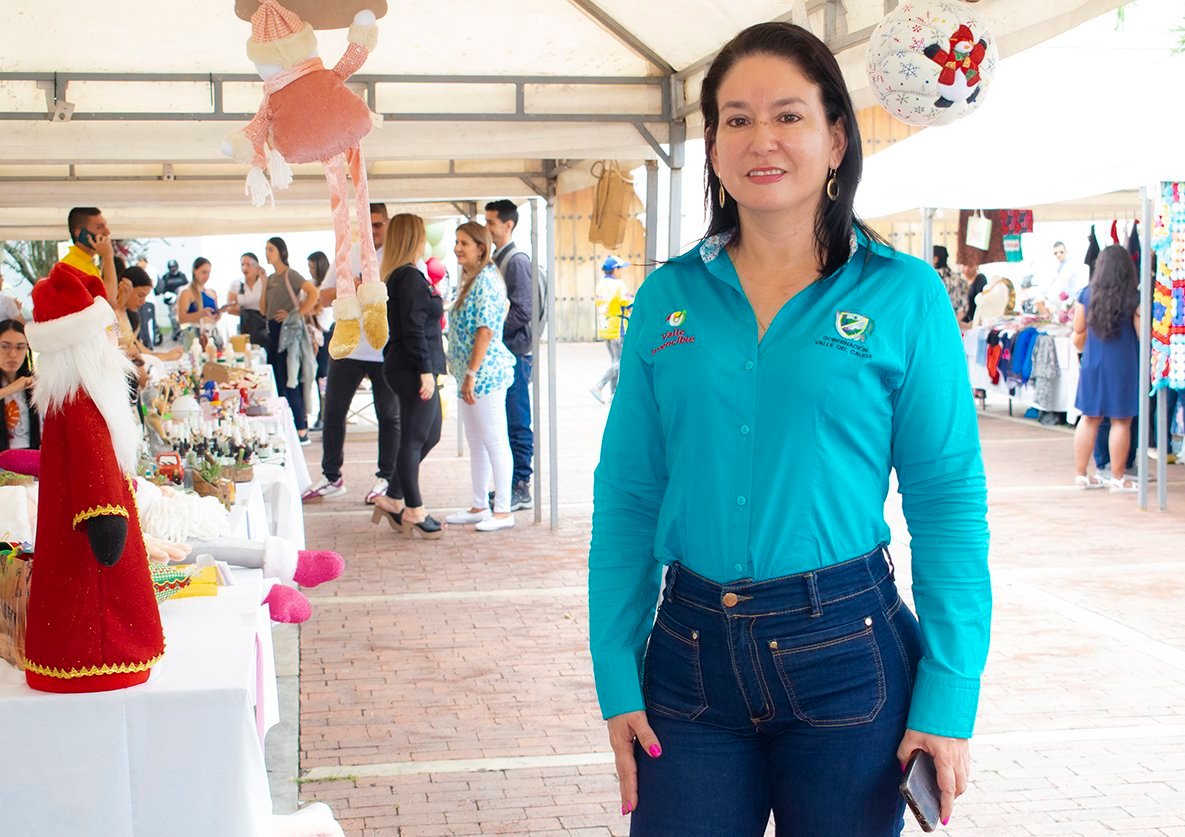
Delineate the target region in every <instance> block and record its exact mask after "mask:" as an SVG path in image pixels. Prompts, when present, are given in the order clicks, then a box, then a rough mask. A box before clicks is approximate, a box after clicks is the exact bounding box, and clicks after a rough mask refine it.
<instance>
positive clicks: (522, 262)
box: [485, 199, 535, 511]
mask: <svg viewBox="0 0 1185 837" xmlns="http://www.w3.org/2000/svg"><path fill="white" fill-rule="evenodd" d="M485 211H486V227H487V228H488V229H489V231H490V237H491V238H493V240H494V247H495V250H494V264H495V265H497V266H498V270H500V271H501V272H502V277H503V278H504V279H505V280H506V296H507V297H508V298H509V300H510V311H509V312H508V313H507V315H506V325H505V327H504V328H503V330H502V342H503V343H505V344H506V348H508V349H510V351H511V353H512V354H513V355H514V359H515V363H514V382H513V383H512V384H511V385H510V389H509V390H507V391H506V425H507V429H508V430H509V432H510V450H511V453H512V454H513V456H514V478H513V485H512V487H511V499H510V510H511V511H518V510H519V509H530V508H534V500H533V499H532V497H531V459H532V457H533V456H534V453H535V435H534V432H533V431H532V429H531V367H532V365H533V362H534V358H533V357H532V355H531V328H532V325H533V323H534V320H533V318H532V316H531V315H532V312H533V302H534V291H533V286H532V281H531V275H532V271H531V257H530V256H528V255H527V254H526V253H524V252H523V251H522V250H519V249H518V248H517V247H516V246H515V244H514V241H513V240H512V238H513V236H514V228H515V227H517V226H518V207H517V206H515V205H514V202H513V201H509V200H505V199H504V200H498V201H492V202H490V203H487V204H486V206H485Z"/></svg>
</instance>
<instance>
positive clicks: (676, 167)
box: [667, 120, 687, 259]
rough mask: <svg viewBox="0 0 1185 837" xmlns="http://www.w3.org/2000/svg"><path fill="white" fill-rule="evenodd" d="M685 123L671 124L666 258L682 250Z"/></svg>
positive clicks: (679, 121) (673, 256)
mask: <svg viewBox="0 0 1185 837" xmlns="http://www.w3.org/2000/svg"><path fill="white" fill-rule="evenodd" d="M686 146H687V123H686V122H684V121H682V120H678V121H675V122H672V123H671V161H670V168H671V213H670V218H669V219H668V223H669V227H668V237H667V258H668V259H673V258H675V256H677V255H679V252H680V251H681V250H682V249H683V165H684V163H685V161H686V157H687V155H686V153H685V152H686Z"/></svg>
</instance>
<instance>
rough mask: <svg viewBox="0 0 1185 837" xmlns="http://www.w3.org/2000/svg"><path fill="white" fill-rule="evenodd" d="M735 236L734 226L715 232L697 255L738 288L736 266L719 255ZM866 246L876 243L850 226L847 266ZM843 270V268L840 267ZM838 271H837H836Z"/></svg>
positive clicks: (705, 240)
mask: <svg viewBox="0 0 1185 837" xmlns="http://www.w3.org/2000/svg"><path fill="white" fill-rule="evenodd" d="M734 238H736V228H735V227H734V228H733V229H730V230H725V231H724V232H720V233H716V235H710V236H708V237H707V238H705V239H704V240H703V241H702V242H700V245H699V257H700V260H701V261H702V262H703V263H704V266H705V267H706V268H707V269H708V272H709V273H711V274H712V275H713V276H715V277H716V278H718V279H722V280H723V281H725V282H727V283H728V284H730V285H732V286H733V287H735V288H737V289H738V290H739V289H740V280H739V279H738V278H737V274H736V268H735V267H734V266H733V264H732V259H730V258H724V259H721V258H720V257H721V256H725V255H726V251H727V249H728V245H729V244H731V243H732V240H733V239H734ZM862 246H863V247H866V248H868V249H870V250H873V251H875V250H876V249H877V248H876V245H875V244H873V243H872V242H870V241H869V240H868V237H867V236H865V235H864V233H863V232H862V231H861V230H860V229H859V228H858V227H853V228H852V235H851V238H850V239H849V250H848V260H847V262H845V263H844V267H847V265H848V264H850V263H851V261H852V259H853V258H855V256H856V252H857V251H858V250H859V249H860V247H862ZM840 270H843V268H840ZM837 272H838V271H837Z"/></svg>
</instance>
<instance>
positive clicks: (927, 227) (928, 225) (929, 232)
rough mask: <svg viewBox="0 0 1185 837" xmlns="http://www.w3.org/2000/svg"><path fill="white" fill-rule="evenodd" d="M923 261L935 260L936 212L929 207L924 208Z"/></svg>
mask: <svg viewBox="0 0 1185 837" xmlns="http://www.w3.org/2000/svg"><path fill="white" fill-rule="evenodd" d="M922 259H923V260H924V261H927V262H929V261H933V259H934V210H933V209H931V208H930V207H928V206H927V207H923V208H922Z"/></svg>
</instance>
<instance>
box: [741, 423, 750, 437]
mask: <svg viewBox="0 0 1185 837" xmlns="http://www.w3.org/2000/svg"><path fill="white" fill-rule="evenodd" d="M741 435H742V436H748V435H749V425H747V424H742V425H741Z"/></svg>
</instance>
